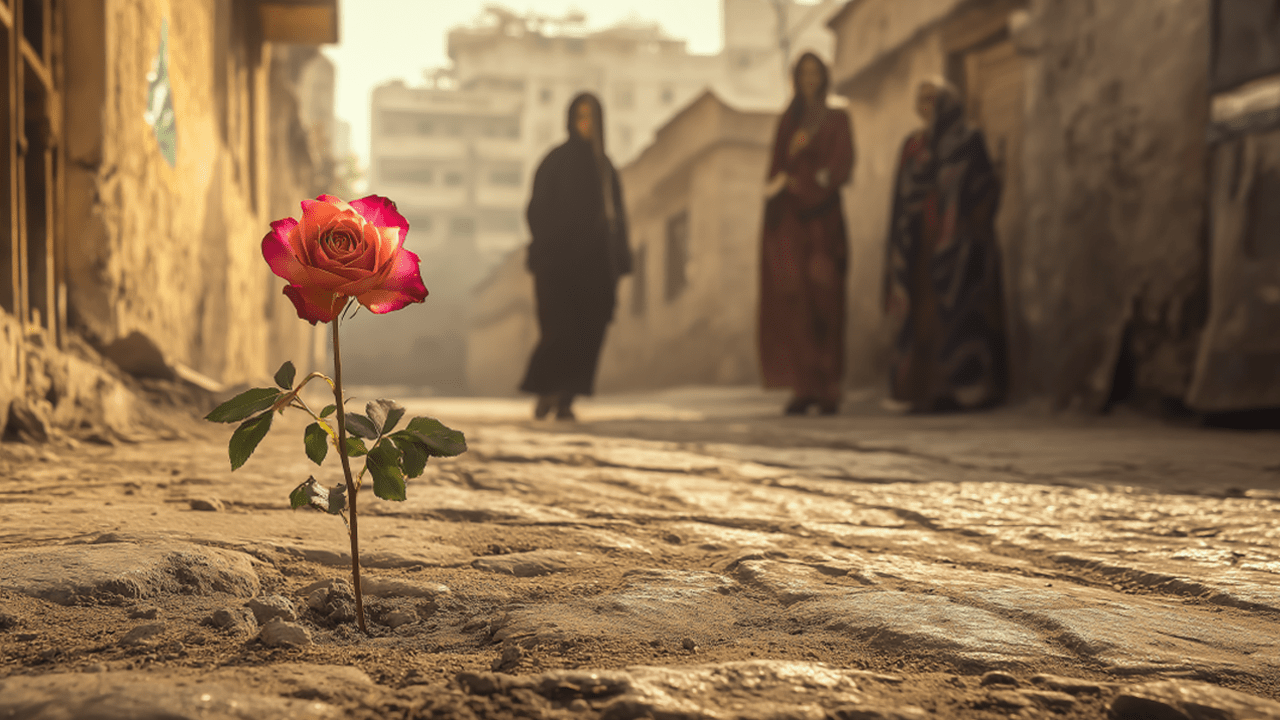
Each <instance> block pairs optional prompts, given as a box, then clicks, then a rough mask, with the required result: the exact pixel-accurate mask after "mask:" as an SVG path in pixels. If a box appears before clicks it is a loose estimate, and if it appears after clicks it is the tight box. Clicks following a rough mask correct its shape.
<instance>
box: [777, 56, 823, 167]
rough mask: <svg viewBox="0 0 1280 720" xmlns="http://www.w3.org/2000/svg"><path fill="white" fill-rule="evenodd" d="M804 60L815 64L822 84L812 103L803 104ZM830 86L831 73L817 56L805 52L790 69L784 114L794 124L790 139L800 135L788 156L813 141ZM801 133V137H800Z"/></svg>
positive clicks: (792, 144) (792, 143)
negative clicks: (787, 98) (787, 99)
mask: <svg viewBox="0 0 1280 720" xmlns="http://www.w3.org/2000/svg"><path fill="white" fill-rule="evenodd" d="M806 60H812V61H813V62H814V63H817V66H818V71H819V72H820V73H821V75H822V84H820V85H819V86H818V91H817V93H816V96H815V97H814V99H813V103H812V104H810V103H807V102H805V97H804V91H802V90H801V89H800V69H801V68H802V67H804V63H805V61H806ZM830 86H831V73H830V71H829V70H828V69H827V64H826V63H824V62H822V58H819V57H818V56H817V54H815V53H812V52H806V53H804V54H803V55H801V56H800V58H799V59H798V60H796V63H795V65H793V66H792V68H791V91H792V98H791V104H790V105H788V106H787V112H786V114H787V115H789V116H790V117H791V120H792V122H794V123H795V127H796V132H795V135H793V136H792V137H793V138H795V137H796V135H800V138H799V141H800V142H799V143H798V144H799V147H797V143H796V142H795V141H794V140H793V141H792V142H791V148H790V154H792V155H794V154H795V153H796V152H798V151H799V150H800V149H803V147H804V146H805V145H807V144H808V143H809V141H810V140H812V139H813V136H814V134H815V133H817V132H818V128H819V127H820V126H821V125H822V121H823V120H824V119H825V118H826V116H827V92H828V90H829V88H830ZM802 133H803V135H801V134H802Z"/></svg>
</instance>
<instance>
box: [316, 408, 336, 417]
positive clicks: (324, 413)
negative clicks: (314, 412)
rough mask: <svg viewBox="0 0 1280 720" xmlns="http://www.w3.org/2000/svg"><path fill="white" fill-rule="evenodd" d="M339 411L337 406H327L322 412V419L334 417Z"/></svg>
mask: <svg viewBox="0 0 1280 720" xmlns="http://www.w3.org/2000/svg"><path fill="white" fill-rule="evenodd" d="M337 409H338V406H337V405H325V406H324V409H323V410H321V411H320V417H322V418H327V417H329V416H330V415H332V414H333V412H334V411H335V410H337Z"/></svg>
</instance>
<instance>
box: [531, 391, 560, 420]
mask: <svg viewBox="0 0 1280 720" xmlns="http://www.w3.org/2000/svg"><path fill="white" fill-rule="evenodd" d="M555 402H556V399H555V396H553V395H540V396H539V397H538V404H537V405H534V406H533V418H534V419H535V420H542V419H543V418H545V417H546V416H547V415H548V413H550V412H551V406H552V405H554V404H555Z"/></svg>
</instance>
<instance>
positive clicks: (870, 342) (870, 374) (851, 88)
mask: <svg viewBox="0 0 1280 720" xmlns="http://www.w3.org/2000/svg"><path fill="white" fill-rule="evenodd" d="M943 66H944V56H943V52H942V47H941V44H940V42H939V39H938V36H937V34H936V33H933V34H926V35H920V36H917V37H916V38H915V39H914V40H912V41H911V42H908V43H907V44H905V45H903V46H901V47H899V48H898V49H897V50H896V51H895V52H893V53H892V54H891V55H888V56H886V57H885V58H884V59H882V60H881V61H880V62H878V63H875V65H874V66H873V67H872V68H871V69H870V70H869V71H867V72H863V73H861V74H860V75H858V76H857V80H856V81H855V82H847V83H845V84H843V85H841V86H840V92H841V93H842V94H843V95H844V96H845V97H846V98H847V99H848V100H849V108H848V110H849V115H850V118H851V119H852V121H853V133H854V148H855V151H856V154H857V160H856V164H855V166H854V169H853V179H852V181H851V182H850V184H849V185H847V186H846V187H845V191H844V202H845V206H844V207H845V215H846V220H847V222H848V228H849V285H848V293H849V297H848V312H849V315H848V326H847V334H846V341H845V347H846V357H847V361H846V363H847V364H846V367H847V372H848V374H847V382H846V385H848V386H849V387H865V386H868V385H874V384H876V383H881V382H884V378H885V372H886V368H887V363H888V347H889V341H890V340H889V326H888V323H887V322H886V321H885V319H884V311H883V309H882V305H881V292H882V288H883V277H884V262H885V242H886V239H887V235H888V231H889V212H890V210H891V206H892V202H893V182H894V177H895V174H896V173H897V165H898V154H899V152H900V150H901V148H902V141H903V140H904V139H905V138H906V136H907V135H908V134H909V133H910V132H912V131H913V130H915V129H916V128H918V127H919V126H920V122H921V121H920V119H919V117H918V116H917V115H916V111H915V88H916V86H917V85H919V83H920V82H921V81H922V80H924V79H925V78H927V77H930V76H937V75H938V74H939V73H940V72H941V69H942V67H943ZM839 79H840V77H839V76H837V80H839Z"/></svg>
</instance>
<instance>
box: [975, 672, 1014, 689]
mask: <svg viewBox="0 0 1280 720" xmlns="http://www.w3.org/2000/svg"><path fill="white" fill-rule="evenodd" d="M980 684H981V685H983V686H987V685H1017V684H1018V678H1016V677H1014V676H1012V675H1010V674H1009V673H1006V672H1000V671H999V670H992V671H991V672H988V673H983V675H982V680H981V682H980Z"/></svg>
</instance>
